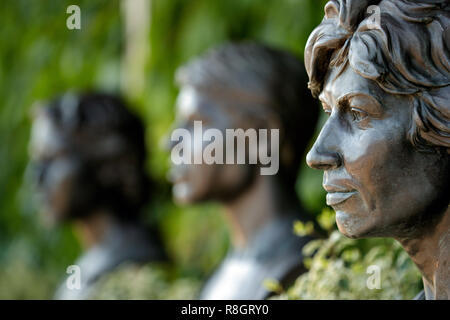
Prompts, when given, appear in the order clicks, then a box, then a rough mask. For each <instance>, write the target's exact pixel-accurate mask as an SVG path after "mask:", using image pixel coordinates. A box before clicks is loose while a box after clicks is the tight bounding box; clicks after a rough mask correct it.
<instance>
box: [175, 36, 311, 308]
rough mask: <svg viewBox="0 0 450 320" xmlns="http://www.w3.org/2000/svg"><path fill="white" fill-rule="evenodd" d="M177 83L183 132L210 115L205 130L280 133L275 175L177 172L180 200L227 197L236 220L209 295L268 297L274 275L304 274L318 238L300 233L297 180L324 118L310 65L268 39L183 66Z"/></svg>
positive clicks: (203, 169)
mask: <svg viewBox="0 0 450 320" xmlns="http://www.w3.org/2000/svg"><path fill="white" fill-rule="evenodd" d="M177 82H178V84H179V85H180V87H181V91H180V94H179V96H178V101H177V115H176V116H177V117H176V118H177V119H176V125H175V126H176V127H178V128H180V127H181V128H186V129H188V130H193V129H192V128H193V123H194V121H203V127H205V129H206V128H208V127H209V128H217V129H219V130H221V131H222V132H225V130H226V129H238V128H242V129H244V130H247V129H250V128H253V129H278V130H280V152H279V153H280V168H279V172H278V174H276V175H261V174H260V170H259V167H260V165H259V164H253V165H251V164H212V165H208V164H198V165H196V164H192V165H178V166H173V168H172V170H171V180H172V182H173V183H174V188H173V194H174V198H175V200H177V201H178V202H180V203H199V202H205V201H218V202H220V203H222V204H224V206H225V208H226V210H225V211H226V213H227V217H228V218H229V221H230V227H231V237H232V242H233V247H234V248H233V249H232V250H231V251H230V252H229V253H228V255H227V257H226V258H225V260H224V261H223V262H222V264H221V266H220V267H219V269H218V270H216V271H215V273H214V274H213V275H212V277H211V278H210V280H209V281H208V282H207V284H206V286H205V287H204V288H203V291H202V293H201V295H200V298H201V299H263V298H266V297H267V296H268V295H269V292H268V291H267V289H266V288H265V287H264V285H263V281H264V280H265V279H266V278H272V279H276V280H279V281H281V282H282V283H283V284H287V283H289V282H291V281H293V280H294V279H295V277H297V276H298V275H299V274H300V273H302V272H304V268H303V262H302V257H301V249H302V246H303V245H304V244H305V243H306V242H307V241H308V240H309V239H310V238H309V237H303V238H301V237H297V236H295V235H294V234H293V221H294V220H296V219H298V220H303V221H308V220H309V218H308V215H307V214H306V213H305V211H304V210H303V209H302V207H301V205H300V203H299V201H298V199H297V195H296V192H295V182H296V178H297V174H298V170H299V165H300V163H301V161H302V158H303V156H304V151H305V148H306V146H307V143H308V141H309V140H310V138H311V137H312V134H313V131H314V128H315V125H316V120H317V116H318V111H315V110H314V109H315V108H313V107H312V105H314V104H316V102H315V101H314V99H313V98H312V97H311V94H310V92H309V90H308V89H307V86H306V84H307V74H306V71H305V69H304V66H303V64H302V62H301V61H299V60H298V59H297V58H295V57H294V56H293V55H291V54H289V53H286V52H283V51H280V50H276V49H272V48H269V47H266V46H263V45H260V44H256V43H241V44H228V45H225V46H222V47H219V48H216V49H213V50H211V51H209V52H208V53H207V54H206V55H204V56H202V57H200V58H198V59H196V60H194V61H192V62H191V63H189V64H188V65H186V66H184V67H182V68H180V69H179V70H178V72H177ZM299 88H304V89H299ZM299 119H302V125H299V124H298V120H299ZM200 143H201V142H200ZM224 152H226V150H225V151H224ZM211 236H214V235H211Z"/></svg>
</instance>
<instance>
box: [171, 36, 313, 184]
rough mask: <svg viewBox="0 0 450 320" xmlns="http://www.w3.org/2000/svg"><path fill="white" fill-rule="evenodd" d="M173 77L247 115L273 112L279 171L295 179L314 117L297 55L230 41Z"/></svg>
mask: <svg viewBox="0 0 450 320" xmlns="http://www.w3.org/2000/svg"><path fill="white" fill-rule="evenodd" d="M176 81H177V84H178V85H179V86H193V87H195V88H197V89H199V90H203V91H204V92H207V93H208V94H209V95H212V96H214V97H217V98H218V99H221V100H223V101H229V102H231V103H232V104H233V105H234V106H236V107H237V108H239V109H240V110H239V111H240V112H242V113H243V114H244V115H248V116H249V117H250V118H251V119H257V118H259V119H261V120H262V121H267V119H268V118H270V117H271V115H270V114H273V115H276V116H277V117H278V118H279V121H280V122H281V128H280V171H279V176H280V177H281V179H282V180H283V181H284V182H285V183H286V184H287V185H289V186H291V185H292V184H294V183H295V181H296V178H297V173H298V170H299V166H300V163H301V161H302V156H303V153H304V151H305V149H306V147H307V144H308V142H309V141H310V139H311V138H312V135H313V133H314V129H315V126H316V123H317V119H318V111H317V110H316V109H317V108H311V105H317V102H316V100H315V99H314V98H313V97H312V96H311V93H310V92H309V90H308V88H307V83H308V76H307V74H306V71H305V67H304V64H303V63H302V61H301V60H299V59H298V58H296V57H295V56H294V55H292V54H290V53H288V52H285V51H282V50H278V49H274V48H271V47H268V46H265V45H262V44H258V43H252V42H244V43H230V44H226V45H223V46H221V47H218V48H215V49H212V50H210V51H209V52H207V53H206V54H205V55H204V56H201V57H199V58H197V59H196V60H194V61H192V62H191V63H189V64H187V65H186V66H183V67H181V68H179V69H178V71H177V73H176Z"/></svg>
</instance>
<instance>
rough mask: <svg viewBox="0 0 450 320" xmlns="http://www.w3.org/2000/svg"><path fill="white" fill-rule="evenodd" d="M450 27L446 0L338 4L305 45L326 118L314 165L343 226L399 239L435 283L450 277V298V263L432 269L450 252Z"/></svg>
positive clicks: (312, 155) (348, 231) (330, 6)
mask: <svg viewBox="0 0 450 320" xmlns="http://www.w3.org/2000/svg"><path fill="white" fill-rule="evenodd" d="M449 23H450V4H449V2H448V1H447V0H434V1H433V0H427V1H425V0H423V1H420V0H417V1H410V0H382V1H380V0H378V1H377V0H333V1H329V2H328V3H327V5H326V6H325V17H324V19H323V21H322V23H321V24H320V25H319V26H318V27H317V28H316V29H315V30H314V31H313V33H312V34H311V35H310V38H309V40H308V43H307V45H306V51H305V64H306V69H307V71H308V74H309V77H310V83H309V87H310V89H311V91H312V93H313V94H314V95H315V96H316V97H319V99H320V100H321V101H322V105H323V109H324V111H325V112H326V113H327V114H328V115H329V118H328V120H327V122H326V123H325V124H324V126H323V128H322V130H321V133H320V135H319V137H318V138H317V140H316V142H315V144H314V146H313V147H312V149H311V151H310V152H309V154H308V156H307V162H308V164H309V166H310V167H313V168H316V169H321V170H324V177H323V185H324V188H325V189H326V190H327V191H328V194H327V203H328V205H330V206H332V207H333V208H334V210H335V211H336V221H337V224H338V227H339V229H340V231H341V232H342V233H344V234H345V235H347V236H349V237H352V238H361V237H369V236H379V237H393V238H395V239H397V240H399V241H400V242H401V243H402V245H403V246H404V247H405V249H407V251H408V253H409V254H410V256H411V257H412V258H413V260H414V261H415V262H416V264H417V265H418V266H419V268H420V269H421V271H422V274H423V275H424V279H425V280H426V281H425V283H428V284H431V285H430V286H429V288H434V289H433V290H437V291H439V290H438V289H436V288H439V283H441V287H442V283H444V285H443V287H444V289H443V290H440V291H441V294H440V297H443V296H445V293H444V294H442V291H444V292H445V291H447V294H450V293H448V292H449V283H450V281H449V276H448V266H447V267H444V268H446V270H447V271H444V270H442V268H441V271H442V272H441V273H440V274H439V275H437V273H436V274H433V273H434V271H432V270H435V269H436V268H435V266H438V265H439V263H438V261H441V266H442V264H444V265H445V263H447V262H448V258H449V256H450V254H449V252H450V250H449V244H450V243H449V210H448V208H449V207H448V206H449V191H450V188H449V186H450V161H449V160H450V104H449V100H450V86H449V84H450V51H449V50H450V43H449V41H448V39H449V37H448V32H449ZM427 255H430V256H429V257H428V258H426V259H425V260H428V261H429V262H425V261H424V257H425V256H427ZM431 255H433V256H431ZM439 257H440V258H439ZM433 279H434V280H433ZM436 279H438V280H436ZM441 289H442V288H441ZM433 290H431V291H433ZM431 291H430V290H429V292H431ZM437 291H435V292H434V294H431V293H429V294H428V295H427V296H428V297H433V296H434V297H436V296H439V294H436V292H437Z"/></svg>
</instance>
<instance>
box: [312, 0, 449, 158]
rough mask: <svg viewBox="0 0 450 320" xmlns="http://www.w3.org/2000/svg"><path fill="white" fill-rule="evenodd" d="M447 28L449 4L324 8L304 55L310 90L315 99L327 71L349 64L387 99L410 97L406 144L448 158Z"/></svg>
mask: <svg viewBox="0 0 450 320" xmlns="http://www.w3.org/2000/svg"><path fill="white" fill-rule="evenodd" d="M375 5H376V6H375ZM375 15H378V18H379V19H378V21H379V23H378V22H377V17H376V16H375ZM449 22H450V3H449V1H448V0H381V1H380V0H332V1H329V2H328V3H327V4H326V6H325V17H324V19H323V21H322V23H321V24H320V25H319V26H318V27H317V28H316V29H315V30H314V31H313V33H312V34H311V35H310V37H309V39H308V42H307V45H306V49H305V64H306V70H307V72H308V75H309V78H310V82H309V88H310V89H311V91H312V93H313V95H314V96H316V97H317V96H318V95H319V94H320V92H321V91H322V88H323V82H324V79H325V76H326V74H327V70H328V69H329V68H330V67H332V66H336V67H341V68H345V67H346V66H348V65H349V66H350V67H351V68H352V69H353V70H354V71H355V72H357V73H358V74H359V75H361V76H362V77H364V78H367V79H371V80H373V81H376V82H377V83H378V85H379V86H380V87H381V88H382V89H383V90H384V91H386V92H388V93H392V94H399V95H412V96H413V105H412V108H413V112H412V119H411V120H412V121H411V128H410V130H409V133H408V139H409V140H410V142H411V143H412V144H413V146H415V147H416V148H417V149H418V150H420V151H423V152H436V151H438V152H439V151H442V152H444V153H449V154H450V103H449V101H450V87H449V85H450V52H449V50H450V34H449V33H450V30H449V25H450V23H449Z"/></svg>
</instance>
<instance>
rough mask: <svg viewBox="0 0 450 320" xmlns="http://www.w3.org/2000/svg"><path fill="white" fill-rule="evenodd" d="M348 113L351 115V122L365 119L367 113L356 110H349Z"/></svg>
mask: <svg viewBox="0 0 450 320" xmlns="http://www.w3.org/2000/svg"><path fill="white" fill-rule="evenodd" d="M350 113H351V115H352V119H353V121H356V122H359V121H362V120H364V119H366V118H367V116H368V114H367V112H365V111H363V110H361V109H358V108H350Z"/></svg>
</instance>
